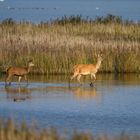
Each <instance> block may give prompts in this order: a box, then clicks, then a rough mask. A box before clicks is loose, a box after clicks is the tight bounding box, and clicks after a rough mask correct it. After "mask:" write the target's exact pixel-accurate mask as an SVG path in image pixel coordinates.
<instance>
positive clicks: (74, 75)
mask: <svg viewBox="0 0 140 140" xmlns="http://www.w3.org/2000/svg"><path fill="white" fill-rule="evenodd" d="M77 75H78V74H77V73H74V74H73V76H72V77H71V78H70V79H71V80H72V79H73V78H75V77H76V76H77Z"/></svg>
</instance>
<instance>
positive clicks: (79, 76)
mask: <svg viewBox="0 0 140 140" xmlns="http://www.w3.org/2000/svg"><path fill="white" fill-rule="evenodd" d="M80 78H81V75H80V74H79V75H78V76H77V80H78V82H79V83H80V84H81V81H80Z"/></svg>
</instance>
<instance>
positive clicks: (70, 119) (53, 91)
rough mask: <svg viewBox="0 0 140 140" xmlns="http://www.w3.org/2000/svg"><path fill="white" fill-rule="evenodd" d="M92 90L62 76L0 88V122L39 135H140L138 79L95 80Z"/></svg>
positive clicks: (106, 77) (101, 77) (86, 84)
mask: <svg viewBox="0 0 140 140" xmlns="http://www.w3.org/2000/svg"><path fill="white" fill-rule="evenodd" d="M97 77H98V79H97V81H96V83H95V84H94V87H90V86H89V79H88V78H85V79H84V78H83V85H82V86H79V84H78V83H77V82H76V81H75V80H74V81H72V82H71V83H70V84H69V82H68V78H67V77H64V76H53V77H46V76H36V77H29V79H30V84H29V85H28V86H26V83H24V82H23V83H21V85H20V86H19V85H18V84H17V83H16V82H14V83H12V85H11V86H9V87H5V84H4V82H3V80H4V77H2V78H1V82H0V118H2V119H8V118H13V119H14V120H15V121H16V122H17V123H20V122H22V121H23V120H24V121H26V122H27V124H28V125H31V124H32V122H36V123H37V126H38V128H39V129H42V128H50V127H54V128H57V129H58V130H59V131H60V132H63V131H65V130H68V131H69V132H72V131H74V130H75V129H76V130H77V131H86V132H87V131H88V132H91V133H94V134H99V133H107V134H120V133H121V132H123V131H125V132H126V133H130V134H139V133H140V77H139V75H119V76H114V75H98V76H97Z"/></svg>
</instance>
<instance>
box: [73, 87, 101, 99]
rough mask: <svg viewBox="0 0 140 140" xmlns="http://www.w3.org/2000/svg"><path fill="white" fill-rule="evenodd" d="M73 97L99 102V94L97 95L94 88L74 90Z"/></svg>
mask: <svg viewBox="0 0 140 140" xmlns="http://www.w3.org/2000/svg"><path fill="white" fill-rule="evenodd" d="M73 92H74V95H75V97H76V98H77V99H95V100H97V101H100V96H101V94H100V93H97V91H96V88H84V87H83V88H81V87H78V88H76V89H74V91H73Z"/></svg>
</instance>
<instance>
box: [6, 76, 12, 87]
mask: <svg viewBox="0 0 140 140" xmlns="http://www.w3.org/2000/svg"><path fill="white" fill-rule="evenodd" d="M11 77H12V75H10V74H7V77H6V79H5V84H7V83H8V82H9V85H10V84H11V81H10V78H11Z"/></svg>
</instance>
